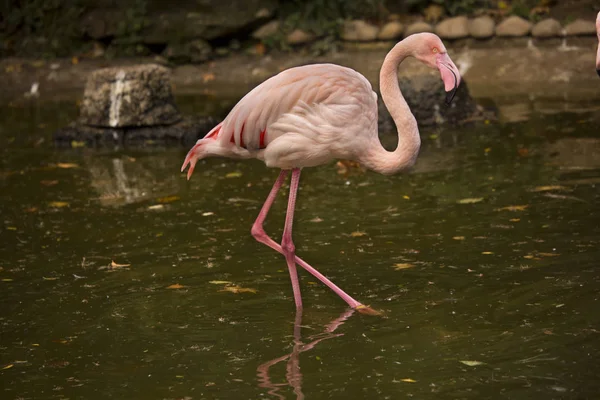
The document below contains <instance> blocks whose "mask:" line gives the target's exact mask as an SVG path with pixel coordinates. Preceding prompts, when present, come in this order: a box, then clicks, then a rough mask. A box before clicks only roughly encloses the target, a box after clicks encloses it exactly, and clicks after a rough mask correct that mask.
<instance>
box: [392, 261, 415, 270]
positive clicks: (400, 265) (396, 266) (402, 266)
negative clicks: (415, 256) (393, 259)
mask: <svg viewBox="0 0 600 400" xmlns="http://www.w3.org/2000/svg"><path fill="white" fill-rule="evenodd" d="M413 267H414V265H413V264H410V263H397V264H394V269H395V270H396V271H400V270H401V269H409V268H413Z"/></svg>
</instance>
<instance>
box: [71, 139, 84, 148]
mask: <svg viewBox="0 0 600 400" xmlns="http://www.w3.org/2000/svg"><path fill="white" fill-rule="evenodd" d="M71 147H72V148H74V149H77V148H79V147H85V142H84V141H81V140H71Z"/></svg>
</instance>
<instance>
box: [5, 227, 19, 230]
mask: <svg viewBox="0 0 600 400" xmlns="http://www.w3.org/2000/svg"><path fill="white" fill-rule="evenodd" d="M6 229H7V230H9V231H16V230H17V227H16V226H7V227H6Z"/></svg>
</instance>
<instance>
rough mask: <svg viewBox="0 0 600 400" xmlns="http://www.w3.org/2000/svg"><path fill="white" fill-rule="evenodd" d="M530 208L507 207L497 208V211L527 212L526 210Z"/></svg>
mask: <svg viewBox="0 0 600 400" xmlns="http://www.w3.org/2000/svg"><path fill="white" fill-rule="evenodd" d="M527 207H529V206H528V205H520V206H506V207H501V208H496V210H495V211H525V209H526V208H527Z"/></svg>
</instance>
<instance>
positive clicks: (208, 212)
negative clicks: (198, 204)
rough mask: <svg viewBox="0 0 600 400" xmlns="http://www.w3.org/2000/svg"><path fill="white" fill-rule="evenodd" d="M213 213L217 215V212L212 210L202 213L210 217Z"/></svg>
mask: <svg viewBox="0 0 600 400" xmlns="http://www.w3.org/2000/svg"><path fill="white" fill-rule="evenodd" d="M211 215H215V213H214V212H212V211H207V212H203V213H202V216H203V217H210V216H211Z"/></svg>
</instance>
